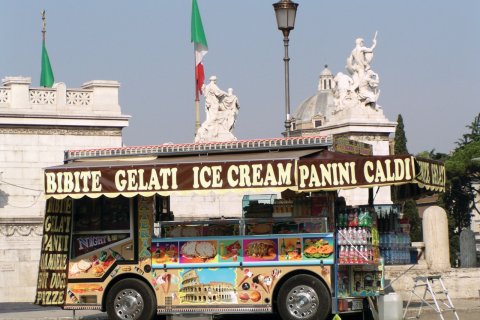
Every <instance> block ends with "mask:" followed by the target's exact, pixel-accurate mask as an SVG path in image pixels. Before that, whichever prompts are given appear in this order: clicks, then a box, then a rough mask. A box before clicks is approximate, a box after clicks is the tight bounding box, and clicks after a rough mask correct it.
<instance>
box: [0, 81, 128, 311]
mask: <svg viewBox="0 0 480 320" xmlns="http://www.w3.org/2000/svg"><path fill="white" fill-rule="evenodd" d="M30 84H31V79H30V78H25V77H7V78H6V79H4V80H3V86H0V302H17V301H27V302H31V301H33V299H34V294H35V289H36V278H37V270H38V260H39V256H40V245H41V236H42V220H43V215H44V206H45V200H44V196H43V168H45V167H49V166H53V165H60V164H62V163H63V160H64V151H65V150H67V149H85V148H105V147H121V146H122V129H123V128H125V127H127V126H128V121H129V116H125V115H122V114H121V110H120V105H119V103H118V88H119V84H118V82H116V81H91V82H88V83H86V84H84V86H83V87H82V88H79V89H67V88H66V86H65V85H64V84H62V83H59V84H55V85H54V87H53V88H32V87H30Z"/></svg>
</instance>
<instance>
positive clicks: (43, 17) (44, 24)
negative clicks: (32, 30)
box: [41, 10, 47, 43]
mask: <svg viewBox="0 0 480 320" xmlns="http://www.w3.org/2000/svg"><path fill="white" fill-rule="evenodd" d="M41 14H42V42H43V43H45V33H46V32H47V21H46V18H45V10H43V11H42V13H41Z"/></svg>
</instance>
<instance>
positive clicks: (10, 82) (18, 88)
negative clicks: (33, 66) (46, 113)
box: [2, 77, 32, 109]
mask: <svg viewBox="0 0 480 320" xmlns="http://www.w3.org/2000/svg"><path fill="white" fill-rule="evenodd" d="M2 83H3V85H4V86H5V87H9V88H10V90H11V98H10V101H11V102H10V107H11V108H12V109H31V108H32V105H31V104H30V94H29V89H30V84H31V83H32V78H30V77H5V79H2Z"/></svg>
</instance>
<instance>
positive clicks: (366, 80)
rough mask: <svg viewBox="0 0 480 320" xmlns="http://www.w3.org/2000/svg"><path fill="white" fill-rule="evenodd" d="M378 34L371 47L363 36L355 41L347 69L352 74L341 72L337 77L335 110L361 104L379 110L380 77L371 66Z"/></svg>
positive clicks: (338, 110) (335, 79)
mask: <svg viewBox="0 0 480 320" xmlns="http://www.w3.org/2000/svg"><path fill="white" fill-rule="evenodd" d="M376 37H377V34H376V33H375V37H374V38H373V44H372V46H371V47H366V46H365V42H364V40H363V39H362V38H358V39H357V40H356V41H355V48H353V50H352V52H351V54H350V56H349V57H348V58H347V65H346V69H347V71H348V73H349V74H350V75H347V74H344V73H342V72H339V73H338V74H337V75H336V76H335V77H334V81H335V87H334V92H333V93H334V101H335V111H334V113H337V112H340V111H342V110H344V109H348V108H355V107H359V106H363V107H369V108H371V109H373V110H379V108H380V106H379V105H378V104H377V101H378V97H379V95H380V90H379V88H378V85H379V82H380V81H379V77H378V74H377V73H375V72H374V71H373V70H372V69H371V67H370V63H371V61H372V59H373V50H374V49H375V47H376V45H377V39H376Z"/></svg>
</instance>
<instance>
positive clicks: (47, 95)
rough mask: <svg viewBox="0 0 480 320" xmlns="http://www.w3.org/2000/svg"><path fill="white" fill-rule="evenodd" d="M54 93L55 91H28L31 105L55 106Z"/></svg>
mask: <svg viewBox="0 0 480 320" xmlns="http://www.w3.org/2000/svg"><path fill="white" fill-rule="evenodd" d="M55 100H56V91H55V90H42V89H31V90H30V103H32V104H55Z"/></svg>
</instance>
